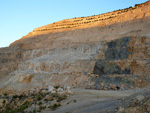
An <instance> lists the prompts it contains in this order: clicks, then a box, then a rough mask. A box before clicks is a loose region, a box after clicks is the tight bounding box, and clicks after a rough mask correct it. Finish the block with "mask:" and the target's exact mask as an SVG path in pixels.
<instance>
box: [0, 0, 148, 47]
mask: <svg viewBox="0 0 150 113" xmlns="http://www.w3.org/2000/svg"><path fill="white" fill-rule="evenodd" d="M146 1H148V0H0V47H6V46H9V44H10V43H12V42H13V41H15V40H18V39H20V38H21V37H22V36H24V35H27V34H28V33H29V32H31V31H32V30H33V29H34V28H37V27H40V26H43V25H47V24H50V23H53V22H57V21H59V20H63V19H67V18H74V17H83V16H91V15H98V14H102V13H106V12H110V11H113V10H118V9H123V8H127V7H129V6H134V5H135V4H139V3H143V2H146Z"/></svg>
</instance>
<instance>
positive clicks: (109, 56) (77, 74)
mask: <svg viewBox="0 0 150 113" xmlns="http://www.w3.org/2000/svg"><path fill="white" fill-rule="evenodd" d="M149 59H150V2H149V1H148V2H146V3H143V4H140V5H136V6H135V7H130V8H127V9H124V10H117V11H113V12H109V13H105V14H102V15H96V16H90V17H81V18H74V19H66V20H62V21H59V22H56V23H52V24H49V25H46V26H43V27H40V28H36V29H34V30H33V32H31V33H29V34H28V35H27V36H24V37H23V38H21V39H20V40H18V41H15V42H14V43H12V44H11V45H10V46H9V47H7V48H0V89H15V90H26V89H30V88H31V87H43V86H49V85H62V86H64V85H69V86H71V87H86V86H88V85H89V86H92V85H94V87H102V86H103V85H102V84H103V83H104V84H105V85H108V84H112V85H116V86H119V87H121V86H123V85H125V86H126V87H128V88H129V87H130V86H132V87H147V86H149V81H150V73H149V72H150V71H149V70H150V62H149ZM92 74H94V75H96V77H91V75H92Z"/></svg>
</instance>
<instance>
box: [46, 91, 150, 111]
mask: <svg viewBox="0 0 150 113" xmlns="http://www.w3.org/2000/svg"><path fill="white" fill-rule="evenodd" d="M73 92H74V93H73V95H71V96H70V97H69V98H68V99H66V100H64V101H63V102H62V104H61V107H59V108H58V109H56V110H55V111H45V112H44V113H116V112H119V113H124V112H128V113H129V110H130V112H132V113H133V111H135V107H137V106H140V105H143V104H144V103H146V100H148V98H149V97H150V90H145V89H140V90H139V89H138V90H126V91H104V90H87V89H74V90H73ZM129 108H130V109H129ZM131 108H134V109H133V110H131ZM139 113H142V111H141V112H139ZM147 113H148V112H147Z"/></svg>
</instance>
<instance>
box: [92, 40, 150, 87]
mask: <svg viewBox="0 0 150 113" xmlns="http://www.w3.org/2000/svg"><path fill="white" fill-rule="evenodd" d="M149 50H150V38H147V37H124V38H121V39H117V40H114V41H111V42H108V49H106V50H105V58H104V59H101V60H98V61H96V64H95V67H94V74H99V75H100V76H99V77H98V78H97V79H96V85H97V86H101V85H100V84H101V82H105V83H106V84H117V85H118V86H121V85H122V84H124V85H126V86H131V85H132V86H134V87H145V86H148V84H149V82H150V73H149V70H150V61H149V59H150V51H149Z"/></svg>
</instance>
